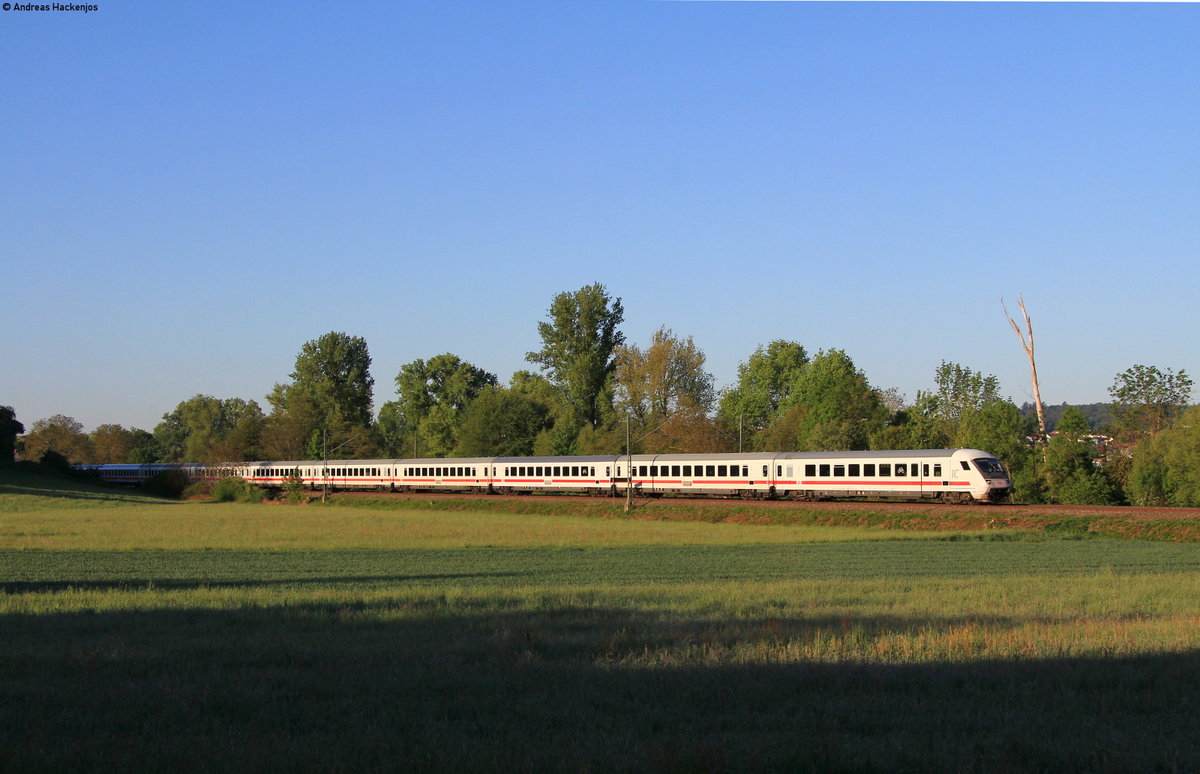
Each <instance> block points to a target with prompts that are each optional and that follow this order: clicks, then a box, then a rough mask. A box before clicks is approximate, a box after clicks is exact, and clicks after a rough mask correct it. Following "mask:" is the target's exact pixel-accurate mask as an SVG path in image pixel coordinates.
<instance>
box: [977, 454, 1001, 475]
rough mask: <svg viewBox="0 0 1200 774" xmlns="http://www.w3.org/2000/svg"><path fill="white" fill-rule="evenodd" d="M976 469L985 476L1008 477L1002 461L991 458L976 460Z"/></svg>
mask: <svg viewBox="0 0 1200 774" xmlns="http://www.w3.org/2000/svg"><path fill="white" fill-rule="evenodd" d="M975 467H977V468H979V472H980V473H982V474H983V475H985V476H993V477H995V478H1007V477H1008V474H1007V473H1006V472H1005V470H1004V466H1003V465H1001V464H1000V460H997V459H993V458H991V457H980V458H979V459H977V460H975Z"/></svg>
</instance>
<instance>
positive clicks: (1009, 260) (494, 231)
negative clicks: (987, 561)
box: [0, 0, 1200, 429]
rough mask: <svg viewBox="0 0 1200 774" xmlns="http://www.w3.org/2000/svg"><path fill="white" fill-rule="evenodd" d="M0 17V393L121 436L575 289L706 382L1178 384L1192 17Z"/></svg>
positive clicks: (426, 349) (3, 400) (468, 335)
mask: <svg viewBox="0 0 1200 774" xmlns="http://www.w3.org/2000/svg"><path fill="white" fill-rule="evenodd" d="M97 4H98V5H99V6H100V8H99V11H97V12H95V13H88V14H80V13H71V12H17V11H9V12H3V11H0V63H2V65H3V71H2V73H3V74H2V76H0V105H2V106H3V108H2V109H3V116H4V120H3V121H2V122H0V264H2V275H0V276H3V277H4V292H3V301H0V363H2V364H3V365H2V366H0V404H7V405H12V406H13V407H14V408H16V410H17V416H18V418H19V419H21V420H22V421H23V422H25V424H26V425H27V426H28V425H29V424H30V423H31V422H32V421H34V420H36V419H39V418H43V417H46V416H49V415H51V414H55V413H63V414H68V415H71V416H74V417H76V418H77V419H79V420H80V421H81V422H83V423H84V424H85V426H87V427H88V428H92V427H95V426H96V425H98V424H102V423H106V422H115V423H119V424H123V425H126V426H138V427H143V428H146V429H150V428H152V427H153V426H154V425H155V424H156V423H157V422H158V421H159V419H160V417H161V415H162V414H163V413H164V412H167V411H170V410H171V409H173V408H174V406H175V405H176V404H177V403H179V402H180V401H182V400H184V399H186V398H188V397H190V396H192V395H195V394H197V393H205V394H210V395H214V396H216V397H222V398H226V397H242V398H247V399H256V400H259V401H260V403H262V404H263V405H264V407H265V406H266V404H265V401H264V400H263V396H264V395H265V394H266V393H267V392H268V391H269V390H270V389H271V387H272V385H273V384H275V383H276V382H282V381H286V380H287V379H288V374H289V373H290V371H291V370H292V365H293V362H294V359H295V356H296V354H297V353H298V352H299V350H300V347H301V346H302V345H303V343H304V342H305V341H307V340H309V339H314V338H316V337H318V336H320V335H321V334H323V333H325V332H328V331H331V330H337V331H345V332H347V333H350V334H353V335H358V336H363V337H364V338H366V340H367V342H368V344H369V346H370V349H371V354H372V357H373V359H374V366H373V369H372V370H373V375H374V377H375V382H376V400H375V403H376V407H378V406H379V405H381V404H382V403H383V402H385V401H387V400H390V399H391V398H393V397H394V383H393V379H394V377H395V375H396V373H397V372H398V371H399V369H400V366H401V365H402V364H404V363H406V362H409V361H411V360H414V359H416V358H428V357H430V356H433V355H436V354H439V353H442V352H453V353H455V354H457V355H459V356H460V357H463V358H465V359H467V360H469V361H471V362H472V363H474V364H476V365H478V366H480V367H483V368H486V369H487V370H489V371H492V372H494V373H496V374H497V375H498V376H499V377H500V378H501V380H507V379H508V377H509V376H510V375H511V374H512V372H513V371H515V370H517V369H521V368H529V367H530V365H529V364H528V363H526V362H525V360H524V355H525V353H526V352H528V351H530V350H532V349H536V348H537V347H538V339H537V331H536V323H537V322H538V321H539V320H541V319H544V317H545V314H546V309H547V307H548V306H549V303H550V300H551V298H552V297H553V296H554V295H555V294H556V293H558V292H561V291H564V290H574V289H577V288H579V287H581V286H583V285H586V284H589V283H591V282H597V281H598V282H602V283H604V284H605V285H606V286H607V287H608V289H609V291H610V293H611V294H612V295H614V296H617V297H620V298H621V299H622V302H623V304H624V307H625V310H626V321H625V324H624V326H623V330H624V332H625V334H626V336H627V337H628V339H629V340H630V341H631V342H634V343H638V344H641V345H645V344H646V343H647V342H648V341H649V339H650V336H651V334H652V333H653V331H654V330H655V329H657V328H658V327H659V326H661V325H666V326H668V327H670V328H671V329H673V330H674V331H675V332H676V333H677V334H680V335H684V336H688V335H690V336H693V337H694V338H695V341H696V343H697V344H698V345H699V346H700V347H701V348H702V349H703V350H704V352H705V353H706V354H707V356H708V362H709V366H710V370H711V372H712V373H713V374H714V376H715V377H716V379H717V382H718V384H719V385H721V386H728V385H729V384H731V383H732V382H733V380H734V379H735V377H736V370H737V365H738V363H739V362H741V361H744V360H745V359H746V358H747V357H748V356H749V355H750V354H751V353H752V352H753V351H754V348H755V347H756V346H758V345H760V344H766V343H767V342H769V341H771V340H772V339H777V338H785V339H792V340H796V341H799V342H801V343H803V344H804V345H805V346H806V347H807V348H808V349H809V350H810V351H813V352H815V351H817V350H819V349H822V348H832V347H836V348H841V349H845V350H846V351H847V352H848V353H849V354H850V356H851V357H852V358H854V360H855V362H856V363H857V364H858V366H859V367H860V368H862V369H863V370H864V371H865V372H866V374H867V376H868V378H869V379H870V380H871V382H872V383H873V384H875V385H877V386H879V387H883V388H887V387H895V388H898V389H899V390H900V391H902V392H903V393H905V394H906V395H907V396H908V397H909V398H910V399H911V398H912V397H914V396H915V394H916V392H917V390H920V389H928V388H929V387H930V386H931V385H932V380H933V374H934V371H935V369H936V367H937V366H938V364H939V363H940V361H941V360H943V359H945V360H951V361H956V362H959V363H962V364H964V365H966V366H968V367H970V368H972V369H975V370H979V371H983V372H984V373H988V374H995V375H996V376H998V377H999V378H1000V381H1001V384H1002V387H1003V391H1004V393H1005V394H1006V395H1008V396H1010V397H1011V398H1012V399H1013V400H1014V401H1016V402H1017V403H1018V404H1019V403H1021V402H1023V401H1025V400H1028V399H1029V396H1030V389H1029V384H1028V366H1027V363H1026V361H1025V357H1024V354H1023V352H1022V351H1021V348H1020V345H1019V343H1018V341H1017V339H1016V337H1015V335H1014V334H1013V333H1012V331H1011V330H1010V329H1009V327H1008V324H1007V322H1006V321H1005V319H1004V316H1003V313H1002V311H1001V308H1000V299H1001V296H1004V297H1005V298H1007V300H1008V301H1009V309H1010V311H1012V312H1013V313H1014V314H1016V313H1017V310H1016V303H1015V302H1016V299H1017V297H1018V295H1020V294H1022V293H1023V294H1024V297H1025V300H1026V302H1027V305H1028V307H1029V310H1030V313H1031V314H1032V316H1033V321H1034V326H1035V333H1036V335H1037V344H1038V367H1039V372H1040V375H1041V379H1042V394H1043V398H1044V399H1045V400H1046V401H1047V402H1048V403H1061V402H1064V401H1067V402H1077V403H1083V402H1093V401H1102V400H1107V399H1108V395H1107V388H1108V386H1109V385H1110V384H1111V383H1112V381H1113V378H1114V376H1115V375H1116V374H1117V373H1119V372H1120V371H1123V370H1124V369H1126V368H1128V367H1130V366H1132V365H1134V364H1137V363H1145V364H1153V365H1158V366H1160V367H1163V368H1173V369H1176V370H1178V369H1186V370H1187V371H1188V372H1189V373H1191V374H1193V375H1195V374H1197V373H1200V359H1198V357H1197V352H1198V348H1197V346H1196V344H1195V338H1194V337H1195V332H1196V331H1197V330H1198V329H1200V313H1198V311H1197V306H1198V305H1197V303H1196V286H1197V279H1200V270H1198V269H1197V267H1196V259H1197V245H1200V217H1198V216H1200V183H1198V181H1200V141H1198V138H1200V46H1198V45H1197V40H1200V5H1195V4H1088V3H1066V4H1041V3H1033V4H1027V3H1011V4H1010V3H1003V4H999V3H966V4H959V3H718V2H694V3H693V2H641V1H639V2H618V1H614V2H587V3H585V2H553V3H552V2H536V3H516V2H463V3H460V2H444V1H442V2H413V3H405V2H380V3H368V2H356V3H328V2H325V3H306V2H289V3H247V2H236V3H234V2H228V3H227V2H204V3H162V2H145V3H134V2H123V1H117V2H114V1H112V0H97Z"/></svg>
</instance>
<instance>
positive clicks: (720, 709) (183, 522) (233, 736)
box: [0, 474, 1200, 774]
mask: <svg viewBox="0 0 1200 774" xmlns="http://www.w3.org/2000/svg"><path fill="white" fill-rule="evenodd" d="M2 476H3V474H0V590H2V592H3V593H2V594H0V772H5V774H7V773H8V772H24V771H80V770H86V771H117V770H120V771H127V770H134V771H164V772H165V771H171V772H175V771H214V770H230V771H255V772H258V771H314V772H315V771H323V772H324V771H347V772H351V771H447V770H449V771H589V772H605V771H647V770H650V771H780V770H788V771H790V770H796V771H821V772H830V771H928V770H940V771H979V772H990V771H1080V772H1083V771H1087V772H1092V771H1114V772H1116V771H1122V772H1124V771H1197V770H1200V735H1198V734H1197V733H1196V731H1195V729H1196V728H1198V727H1200V701H1198V700H1197V698H1196V697H1197V696H1200V547H1198V546H1196V545H1195V544H1180V543H1171V542H1138V541H1121V540H1110V539H1086V540H1080V539H1065V538H1060V537H1055V536H1054V535H1053V534H1050V535H1046V534H1042V535H1036V536H1031V535H1029V534H1026V533H1020V532H995V531H972V532H954V531H946V530H932V531H916V532H914V531H905V532H900V531H895V530H885V529H879V528H873V527H862V528H851V527H828V526H821V527H814V526H795V525H766V526H764V525H744V524H728V523H716V524H714V523H705V522H704V521H702V520H685V521H643V520H630V519H618V518H610V517H606V516H603V515H596V513H595V512H592V511H590V510H588V509H586V508H575V507H573V506H567V505H562V504H560V505H558V506H553V505H551V506H549V507H548V508H549V509H548V510H546V512H541V513H520V512H506V513H495V512H491V513H488V512H481V511H472V510H470V509H469V508H470V506H460V508H461V509H458V510H447V509H446V508H445V507H444V506H441V505H439V506H438V508H436V509H424V508H420V507H417V506H406V507H405V508H403V509H385V508H383V507H380V506H375V505H368V506H366V507H353V508H350V507H338V506H327V507H319V506H315V505H309V506H299V507H292V506H282V505H262V506H248V505H226V504H221V505H217V504H209V503H177V504H172V503H164V502H162V501H156V500H150V499H146V498H139V497H137V496H136V495H131V494H129V493H113V492H106V491H100V490H89V489H86V488H83V487H72V486H67V485H62V484H58V483H56V482H54V481H41V480H34V478H36V477H34V478H21V479H15V478H9V479H5V478H3V477H2ZM531 510H533V509H531ZM542 510H545V509H544V508H543V509H542ZM1068 537H1071V538H1078V537H1079V536H1078V535H1069V536H1068Z"/></svg>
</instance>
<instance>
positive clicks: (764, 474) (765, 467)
mask: <svg viewBox="0 0 1200 774" xmlns="http://www.w3.org/2000/svg"><path fill="white" fill-rule="evenodd" d="M766 477H767V466H766V465H763V478H766Z"/></svg>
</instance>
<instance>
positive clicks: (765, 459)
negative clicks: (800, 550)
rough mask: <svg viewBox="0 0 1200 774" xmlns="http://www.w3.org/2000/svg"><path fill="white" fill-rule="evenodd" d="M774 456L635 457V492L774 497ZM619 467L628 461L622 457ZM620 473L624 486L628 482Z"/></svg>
mask: <svg viewBox="0 0 1200 774" xmlns="http://www.w3.org/2000/svg"><path fill="white" fill-rule="evenodd" d="M775 456H776V455H775V454H773V453H761V454H635V455H634V456H633V459H632V475H633V489H634V492H637V493H642V494H647V495H661V494H689V495H700V496H703V495H724V496H730V495H739V496H749V497H758V498H762V497H768V496H770V495H771V494H772V491H773V490H772V484H773V482H772V480H771V474H770V471H771V462H772V460H773V459H774V458H775ZM619 459H620V461H619V463H618V468H620V467H621V466H623V465H625V464H626V463H627V461H628V458H626V457H622V458H619ZM621 476H622V473H621V472H620V471H619V472H618V478H619V482H620V484H621V485H624V483H625V480H624V478H621Z"/></svg>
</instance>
